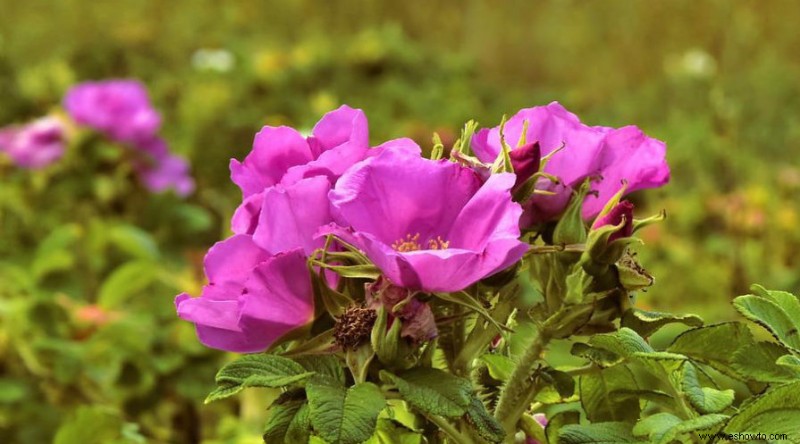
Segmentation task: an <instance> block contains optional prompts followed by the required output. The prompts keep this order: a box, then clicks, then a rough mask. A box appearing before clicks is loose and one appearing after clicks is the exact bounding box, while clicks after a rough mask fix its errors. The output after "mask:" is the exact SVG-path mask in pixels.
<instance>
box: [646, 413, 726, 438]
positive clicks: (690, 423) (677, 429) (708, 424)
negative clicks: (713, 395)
mask: <svg viewBox="0 0 800 444" xmlns="http://www.w3.org/2000/svg"><path fill="white" fill-rule="evenodd" d="M728 418H729V416H728V415H720V414H711V415H705V416H698V417H697V418H692V419H688V420H686V421H682V422H680V423H678V424H675V425H674V426H672V427H671V428H670V429H669V430H667V431H666V432H664V434H663V435H662V436H661V439H660V440H659V441H658V444H670V443H671V442H673V441H675V440H676V439H677V438H678V437H679V436H680V435H682V434H686V433H690V434H691V435H690V437H691V439H692V440H693V439H694V438H695V437H696V436H697V435H696V433H697V432H698V431H703V430H708V431H709V433H712V429H713V431H716V429H717V428H719V426H721V425H722V424H723V423H724V422H725V420H726V419H728ZM690 442H692V441H690Z"/></svg>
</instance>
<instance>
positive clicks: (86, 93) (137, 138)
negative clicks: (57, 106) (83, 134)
mask: <svg viewBox="0 0 800 444" xmlns="http://www.w3.org/2000/svg"><path fill="white" fill-rule="evenodd" d="M64 107H65V108H66V110H67V112H68V113H69V115H70V117H72V119H73V120H75V122H77V123H78V124H81V125H85V126H88V127H91V128H94V129H95V130H97V131H99V132H101V133H103V134H105V135H106V136H107V137H108V138H110V139H112V140H115V141H117V142H125V143H137V142H141V141H147V140H149V139H151V138H153V137H155V135H156V134H157V133H158V130H159V128H160V127H161V116H160V115H159V114H158V111H156V110H155V109H154V108H153V106H152V105H151V104H150V99H149V98H148V96H147V89H146V88H145V86H144V85H143V84H142V83H140V82H139V81H136V80H120V79H113V80H102V81H97V82H84V83H79V84H78V85H75V86H73V87H72V88H71V89H70V90H69V91H67V94H66V96H65V98H64Z"/></svg>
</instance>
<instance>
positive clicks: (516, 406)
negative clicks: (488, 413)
mask: <svg viewBox="0 0 800 444" xmlns="http://www.w3.org/2000/svg"><path fill="white" fill-rule="evenodd" d="M549 341H550V335H549V332H548V330H547V328H545V327H540V328H539V332H538V334H537V335H536V337H535V338H534V339H533V340H532V341H531V343H530V344H529V345H528V347H526V349H525V352H524V353H523V354H522V356H521V357H520V358H519V361H518V362H517V364H516V365H515V366H514V370H513V371H512V372H511V376H510V377H509V378H508V382H506V384H505V385H504V386H503V391H502V392H500V398H499V399H498V401H497V408H496V409H495V412H494V417H495V419H497V420H498V421H500V423H501V424H502V425H503V428H504V429H505V430H506V442H510V443H513V442H514V434H515V433H516V429H517V422H518V421H519V419H520V417H521V416H522V415H523V414H524V413H525V411H526V410H527V409H528V406H529V405H530V403H531V402H533V399H534V398H535V397H536V394H537V393H538V392H539V390H540V388H541V387H540V386H539V385H538V384H536V382H535V381H532V380H531V376H532V373H533V372H532V370H533V368H534V366H535V364H536V361H538V360H539V359H540V358H541V355H542V352H544V349H545V347H546V346H547V343H548V342H549Z"/></svg>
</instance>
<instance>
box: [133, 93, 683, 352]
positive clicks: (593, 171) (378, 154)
mask: <svg viewBox="0 0 800 444" xmlns="http://www.w3.org/2000/svg"><path fill="white" fill-rule="evenodd" d="M145 120H146V119H145ZM523 129H525V130H526V133H525V134H523V133H522V131H523ZM503 131H504V134H503ZM501 134H503V138H504V140H501ZM368 136H369V134H368V124H367V119H366V117H365V116H364V113H363V112H362V111H361V110H357V109H353V108H350V107H348V106H342V107H340V108H339V109H337V110H335V111H332V112H330V113H328V114H326V115H325V116H324V117H323V118H322V119H321V120H320V121H319V122H318V123H317V124H316V126H315V127H314V128H313V130H312V131H311V134H310V135H308V136H307V137H305V136H303V135H302V134H300V133H299V132H298V131H296V130H295V129H292V128H289V127H285V126H281V127H272V126H266V127H264V128H263V129H262V130H261V131H260V132H259V133H258V134H257V135H256V136H255V140H254V143H253V149H252V151H251V152H250V153H249V154H248V155H247V157H246V158H245V159H244V160H243V161H238V160H231V163H230V170H231V179H232V180H233V182H234V183H235V184H236V185H238V186H239V188H240V189H241V190H242V195H243V198H242V203H241V205H240V206H239V208H238V209H237V210H236V212H235V213H234V215H233V217H232V220H231V227H232V230H233V232H234V233H235V235H234V236H233V237H231V238H229V239H226V240H224V241H222V242H220V243H218V244H217V245H215V246H214V247H213V248H212V249H211V250H210V251H209V253H208V255H207V256H206V260H205V271H206V275H207V277H208V281H209V283H208V285H207V286H206V287H205V288H204V289H203V292H202V294H201V296H200V297H198V298H192V297H190V296H189V295H187V294H181V295H180V296H178V297H177V299H176V306H177V310H178V314H179V316H180V317H181V318H183V319H185V320H188V321H191V322H193V323H195V324H196V326H197V330H198V335H199V337H200V340H201V341H202V342H203V343H204V344H206V345H208V346H211V347H215V348H220V349H224V350H229V351H235V352H256V351H261V350H265V349H267V348H269V347H271V346H273V345H274V344H276V342H279V341H278V340H279V339H281V338H285V337H286V335H288V334H290V333H293V332H295V330H297V329H300V328H301V327H304V326H307V325H309V324H310V322H311V321H312V320H314V319H315V295H314V290H313V288H312V285H311V282H312V279H311V278H312V275H314V274H317V275H319V276H321V277H322V280H323V282H324V283H325V284H326V285H331V286H333V287H337V286H338V287H339V288H340V289H341V288H343V287H342V285H341V284H342V282H341V280H342V278H344V279H346V278H347V277H348V276H347V275H342V276H341V277H338V276H335V275H334V274H333V273H330V272H329V271H322V270H320V269H319V266H321V264H319V263H318V262H315V261H314V260H312V259H313V258H314V257H315V255H316V254H317V252H319V251H321V250H324V249H326V248H327V249H329V250H331V251H332V250H338V251H343V250H349V251H353V252H355V254H358V255H359V256H361V257H363V258H365V260H366V262H368V264H369V266H372V267H375V268H376V269H377V271H378V274H379V275H380V276H379V277H378V281H377V282H374V283H370V281H369V280H368V281H367V282H366V283H367V295H366V299H364V300H363V301H362V302H361V303H362V304H364V306H367V307H369V308H373V309H376V307H379V306H382V305H386V306H387V310H389V311H391V312H392V313H393V314H392V316H396V317H397V318H398V319H400V320H402V321H403V322H405V323H406V324H407V326H406V328H405V329H404V330H403V332H404V333H403V336H404V337H406V338H408V339H413V340H419V339H424V340H429V339H431V338H432V337H434V336H435V335H436V333H435V331H436V326H435V323H434V318H433V314H432V311H431V310H430V308H429V307H428V306H427V305H426V304H425V303H424V302H421V299H420V296H421V295H425V294H428V295H434V294H440V293H451V294H452V293H455V294H457V293H458V292H462V291H463V290H465V289H467V288H468V287H470V286H472V285H474V284H476V283H477V282H479V281H482V280H485V279H486V278H488V277H491V276H493V275H496V274H498V273H499V272H501V271H503V270H506V269H509V268H510V267H512V266H514V265H515V264H517V263H519V262H520V260H521V259H522V258H523V256H525V254H526V253H527V252H528V250H529V248H530V245H529V244H528V243H527V242H524V241H523V240H521V236H522V230H523V229H525V228H528V227H531V226H533V224H534V223H539V222H543V221H548V220H551V219H553V218H557V217H558V216H559V215H561V213H563V212H564V211H565V209H566V205H567V202H568V201H569V200H570V197H571V195H572V194H575V193H576V192H577V188H578V187H579V186H580V185H581V184H582V182H583V181H584V180H585V179H587V178H588V179H592V180H593V182H592V184H593V185H592V186H593V190H594V192H593V193H591V195H590V196H589V197H587V198H586V201H585V202H583V205H582V212H583V215H584V216H585V217H591V216H593V215H596V214H597V213H599V212H600V208H602V207H603V206H604V205H605V204H606V203H608V202H609V201H612V200H614V199H616V200H614V201H613V202H612V203H616V202H618V197H619V194H620V193H618V191H619V190H620V188H621V187H622V186H623V185H622V181H623V179H624V180H626V181H627V182H628V188H627V189H628V190H635V189H640V188H643V187H651V186H658V185H661V184H663V183H665V182H666V180H667V178H668V175H669V172H668V170H667V167H666V163H665V160H664V154H665V152H664V148H665V147H664V144H663V143H662V142H659V141H657V140H655V139H651V138H648V137H646V136H645V135H644V134H643V133H642V132H641V131H640V130H638V129H636V128H635V127H626V128H622V129H619V130H614V129H611V128H603V127H588V126H585V125H583V124H581V123H580V122H579V121H578V119H577V118H576V117H575V116H574V115H573V114H571V113H569V112H567V111H566V110H564V108H563V107H561V106H560V105H559V104H557V103H553V104H551V105H548V106H546V107H538V108H531V109H527V110H522V111H520V112H519V113H518V114H517V115H515V116H514V117H513V118H512V119H510V120H509V121H508V122H507V123H506V124H505V126H504V128H502V129H501V128H493V129H485V130H481V131H479V132H478V133H476V134H475V136H474V137H473V138H472V139H471V141H470V140H469V139H466V140H463V141H462V143H463V146H467V145H469V144H470V142H471V145H472V147H473V149H474V151H475V155H476V156H477V157H478V160H479V161H478V162H473V163H465V162H461V161H458V159H457V158H455V157H454V158H453V159H452V160H451V159H438V160H433V159H427V158H424V157H422V155H421V149H420V148H419V146H418V145H417V144H416V143H414V142H413V141H411V140H410V139H396V140H391V141H388V142H385V143H383V144H381V145H378V146H375V147H370V144H369V137H368ZM466 137H467V136H465V138H466ZM507 141H510V142H514V143H513V144H512V145H514V146H516V147H517V148H515V149H513V150H511V151H510V152H508V153H507V154H508V155H509V159H510V162H511V166H512V167H513V173H511V172H501V171H494V170H493V173H492V174H487V171H489V170H490V169H491V166H492V165H496V164H497V162H498V157H499V156H501V153H502V152H503V150H504V148H503V144H506V143H507ZM517 142H519V143H517ZM562 145H563V147H562ZM559 148H561V150H560V151H557V150H558V149H559ZM549 154H551V155H550V156H549V158H547V159H543V158H542V155H544V156H547V155H549ZM541 164H544V169H543V171H544V172H546V173H547V175H539V172H540V167H541ZM546 177H551V178H553V177H558V181H557V182H555V181H548V180H547V179H546ZM529 180H538V182H536V188H537V189H541V190H544V191H548V192H549V193H548V194H536V193H533V195H532V197H531V198H530V199H529V200H525V201H523V202H517V201H515V197H514V196H515V191H516V190H518V189H519V188H520V187H521V186H522V185H523V184H524V183H525V182H527V181H529ZM614 195H617V196H616V198H615V197H614ZM618 206H619V208H617V207H615V208H614V209H613V210H612V211H611V212H610V213H608V212H604V213H603V215H602V219H598V221H597V222H596V223H595V227H599V226H605V225H609V224H612V225H613V226H614V230H613V231H614V233H613V234H612V236H614V237H613V238H612V239H610V240H609V242H610V241H613V240H616V238H618V237H621V236H629V235H630V232H631V230H629V229H628V228H622V225H625V226H626V227H627V226H629V225H630V224H632V222H633V220H632V217H631V216H632V206H630V204H629V203H627V202H623V203H620V204H618ZM623 213H624V214H623ZM620 221H624V222H622V225H620ZM626 224H627V225H626ZM331 239H333V240H334V241H333V242H332V244H333V245H331ZM322 266H324V265H322ZM339 268H340V267H339ZM336 269H337V266H335V265H334V266H330V267H329V270H333V271H336ZM398 290H399V291H400V293H397V291H398ZM387 292H389V293H387ZM370 294H372V296H370ZM386 294H392V296H386ZM396 294H402V295H403V296H402V297H399V296H396ZM362 297H363V296H362ZM456 297H458V296H457V295H456ZM376 301H377V302H376ZM381 301H383V303H381ZM321 310H322V308H321V307H316V312H317V314H318V313H319V312H321ZM359 310H361V309H359ZM398 310H399V311H398ZM417 313H419V316H420V318H419V319H416V318H415V316H416V314H417ZM331 314H332V315H334V316H336V315H337V314H336V313H331ZM413 326H420V327H417V328H416V330H415V331H420V332H422V334H419V335H417V334H414V333H412V330H413Z"/></svg>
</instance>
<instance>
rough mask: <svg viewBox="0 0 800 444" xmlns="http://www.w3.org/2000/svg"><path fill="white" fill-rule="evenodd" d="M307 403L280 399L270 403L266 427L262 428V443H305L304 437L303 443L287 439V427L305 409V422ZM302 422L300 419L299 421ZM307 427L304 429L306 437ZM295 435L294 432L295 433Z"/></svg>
mask: <svg viewBox="0 0 800 444" xmlns="http://www.w3.org/2000/svg"><path fill="white" fill-rule="evenodd" d="M307 405H308V404H307V403H306V402H305V400H289V401H282V400H281V398H278V401H276V402H274V403H272V405H271V406H270V407H269V418H267V425H266V426H265V427H264V436H263V438H264V442H265V443H286V444H292V443H294V442H305V441H307V440H308V438H307V437H306V440H305V441H302V440H301V441H294V440H291V439H289V436H288V431H289V427H290V426H291V424H292V422H294V421H295V418H297V416H298V414H299V413H300V410H301V409H303V408H304V407H306V413H304V415H305V416H306V420H307V418H308V413H307ZM300 421H302V418H301V420H300ZM307 430H308V426H307V427H306V435H307V434H308V432H307ZM295 434H296V431H295Z"/></svg>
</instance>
